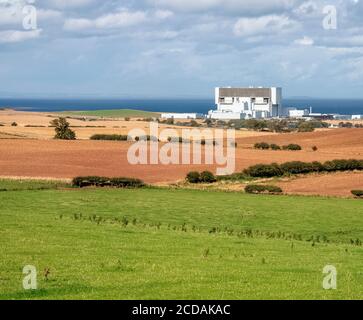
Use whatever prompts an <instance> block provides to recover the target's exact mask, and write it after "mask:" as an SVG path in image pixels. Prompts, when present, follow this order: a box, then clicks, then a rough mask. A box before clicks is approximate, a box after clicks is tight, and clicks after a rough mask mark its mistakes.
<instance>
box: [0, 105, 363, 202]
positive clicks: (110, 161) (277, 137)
mask: <svg viewBox="0 0 363 320" xmlns="http://www.w3.org/2000/svg"><path fill="white" fill-rule="evenodd" d="M16 115H17V114H11V115H3V117H2V115H1V112H0V123H1V121H3V123H6V122H9V121H10V119H14V120H13V121H17V122H18V124H19V125H18V127H11V126H10V125H9V124H6V125H5V126H3V127H0V176H3V177H5V176H6V177H33V178H34V177H37V178H62V179H64V178H69V179H70V178H73V177H75V176H80V175H81V176H82V175H98V176H110V177H111V176H126V177H135V178H140V179H143V180H144V181H145V182H148V183H165V182H167V183H172V182H176V181H178V180H182V179H184V177H185V175H186V173H188V172H189V171H193V170H198V171H202V170H205V169H208V170H211V171H215V169H216V166H207V165H167V166H164V165H130V164H129V163H128V160H127V150H128V148H129V147H130V145H131V143H130V142H110V141H90V140H77V141H56V140H52V139H51V137H52V134H53V129H52V128H48V127H41V128H30V127H25V125H26V124H27V123H29V119H30V118H31V119H30V120H31V122H33V123H34V122H35V123H37V124H38V125H46V124H48V123H49V121H50V120H51V117H49V116H48V117H47V116H46V115H44V114H29V113H21V114H20V115H19V114H18V115H17V116H18V117H16ZM27 117H28V118H27ZM29 117H30V118H29ZM32 117H33V118H32ZM37 121H38V122H37ZM74 121H78V120H72V121H71V122H72V123H73V124H74ZM80 122H81V121H80ZM74 125H80V124H79V123H78V122H77V123H76V124H74ZM82 125H83V126H85V124H84V122H83V121H82ZM92 125H94V126H97V125H102V126H106V128H85V127H84V128H76V129H75V130H76V131H77V134H78V136H81V138H83V139H87V138H88V137H89V136H90V135H91V134H93V133H118V134H125V133H127V130H129V129H131V128H133V127H140V128H143V129H145V130H146V128H148V125H149V124H148V123H146V122H140V121H129V122H126V121H121V120H119V121H114V120H113V121H110V123H108V122H107V121H95V122H92ZM116 127H117V128H116ZM179 129H180V128H179ZM82 130H83V131H82ZM236 135H237V143H238V147H237V149H236V171H241V170H243V169H244V168H247V167H248V166H251V165H254V164H257V163H272V162H278V163H281V162H287V161H295V160H298V161H326V160H333V159H350V158H355V159H363V129H328V130H323V131H316V132H313V133H292V134H269V133H258V132H248V131H237V133H236ZM31 138H32V139H31ZM256 142H268V143H276V144H279V145H286V144H289V143H298V144H300V145H301V146H302V147H303V148H304V150H303V151H298V152H294V151H259V150H254V149H253V145H254V143H256ZM312 146H317V147H318V151H316V152H314V151H312ZM279 184H280V185H281V186H282V187H283V188H284V190H285V191H286V192H288V193H295V194H323V195H334V196H348V195H349V194H350V191H351V190H352V189H363V174H361V173H339V174H328V175H319V176H307V177H303V178H298V179H295V180H292V181H288V182H279Z"/></svg>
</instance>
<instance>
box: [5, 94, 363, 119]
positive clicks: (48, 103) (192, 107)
mask: <svg viewBox="0 0 363 320" xmlns="http://www.w3.org/2000/svg"><path fill="white" fill-rule="evenodd" d="M283 104H284V107H297V108H306V107H312V108H313V110H314V112H319V113H334V114H347V115H348V114H349V115H351V114H363V99H317V98H303V97H302V98H289V99H284V101H283ZM0 108H12V109H16V110H22V111H34V112H60V111H84V110H105V109H106V110H115V109H134V110H143V111H150V112H197V113H203V114H205V113H207V112H208V111H209V110H211V109H214V108H215V105H214V99H0Z"/></svg>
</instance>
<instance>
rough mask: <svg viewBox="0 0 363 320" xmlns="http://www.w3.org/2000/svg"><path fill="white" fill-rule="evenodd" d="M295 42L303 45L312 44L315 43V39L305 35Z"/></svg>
mask: <svg viewBox="0 0 363 320" xmlns="http://www.w3.org/2000/svg"><path fill="white" fill-rule="evenodd" d="M294 43H295V44H298V45H301V46H312V45H313V44H314V40H313V39H312V38H310V37H307V36H305V37H303V38H301V39H296V40H295V41H294Z"/></svg>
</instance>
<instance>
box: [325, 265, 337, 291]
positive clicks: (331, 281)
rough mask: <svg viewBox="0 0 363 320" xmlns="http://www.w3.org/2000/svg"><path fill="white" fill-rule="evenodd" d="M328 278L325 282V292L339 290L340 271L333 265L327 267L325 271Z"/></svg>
mask: <svg viewBox="0 0 363 320" xmlns="http://www.w3.org/2000/svg"><path fill="white" fill-rule="evenodd" d="M323 274H325V275H326V276H325V277H324V280H323V288H324V289H325V290H336V289H337V288H338V271H337V268H335V267H334V266H332V265H327V266H325V267H324V269H323Z"/></svg>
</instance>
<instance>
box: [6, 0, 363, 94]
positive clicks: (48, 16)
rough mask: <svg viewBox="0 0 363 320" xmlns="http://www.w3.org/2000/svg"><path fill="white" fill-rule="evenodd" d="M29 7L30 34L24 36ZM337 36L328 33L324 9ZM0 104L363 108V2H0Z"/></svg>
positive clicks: (46, 0)
mask: <svg viewBox="0 0 363 320" xmlns="http://www.w3.org/2000/svg"><path fill="white" fill-rule="evenodd" d="M30 2H33V3H32V4H31V5H33V6H34V7H35V8H36V17H37V29H34V30H25V29H24V27H23V19H24V16H25V15H26V14H25V13H24V12H23V8H24V7H25V6H26V5H29V4H30ZM332 5H333V6H335V7H336V9H337V28H336V29H329V30H327V29H326V28H324V27H323V21H324V19H325V18H326V16H327V14H326V13H324V8H326V6H332ZM0 83H1V87H0V95H1V96H23V97H32V96H37V97H101V98H106V97H110V98H114V97H134V98H145V97H146V98H147V97H155V98H156V97H185V98H191V97H200V98H208V97H212V96H213V93H214V90H213V88H214V87H215V86H249V85H254V86H282V87H283V88H284V96H288V97H291V96H311V97H329V96H331V97H341V98H348V97H349V98H363V90H362V88H363V1H362V0H327V1H321V0H317V1H300V0H135V1H133V0H124V1H117V0H102V1H97V0H69V1H66V0H63V1H62V0H28V1H27V0H0Z"/></svg>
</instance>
